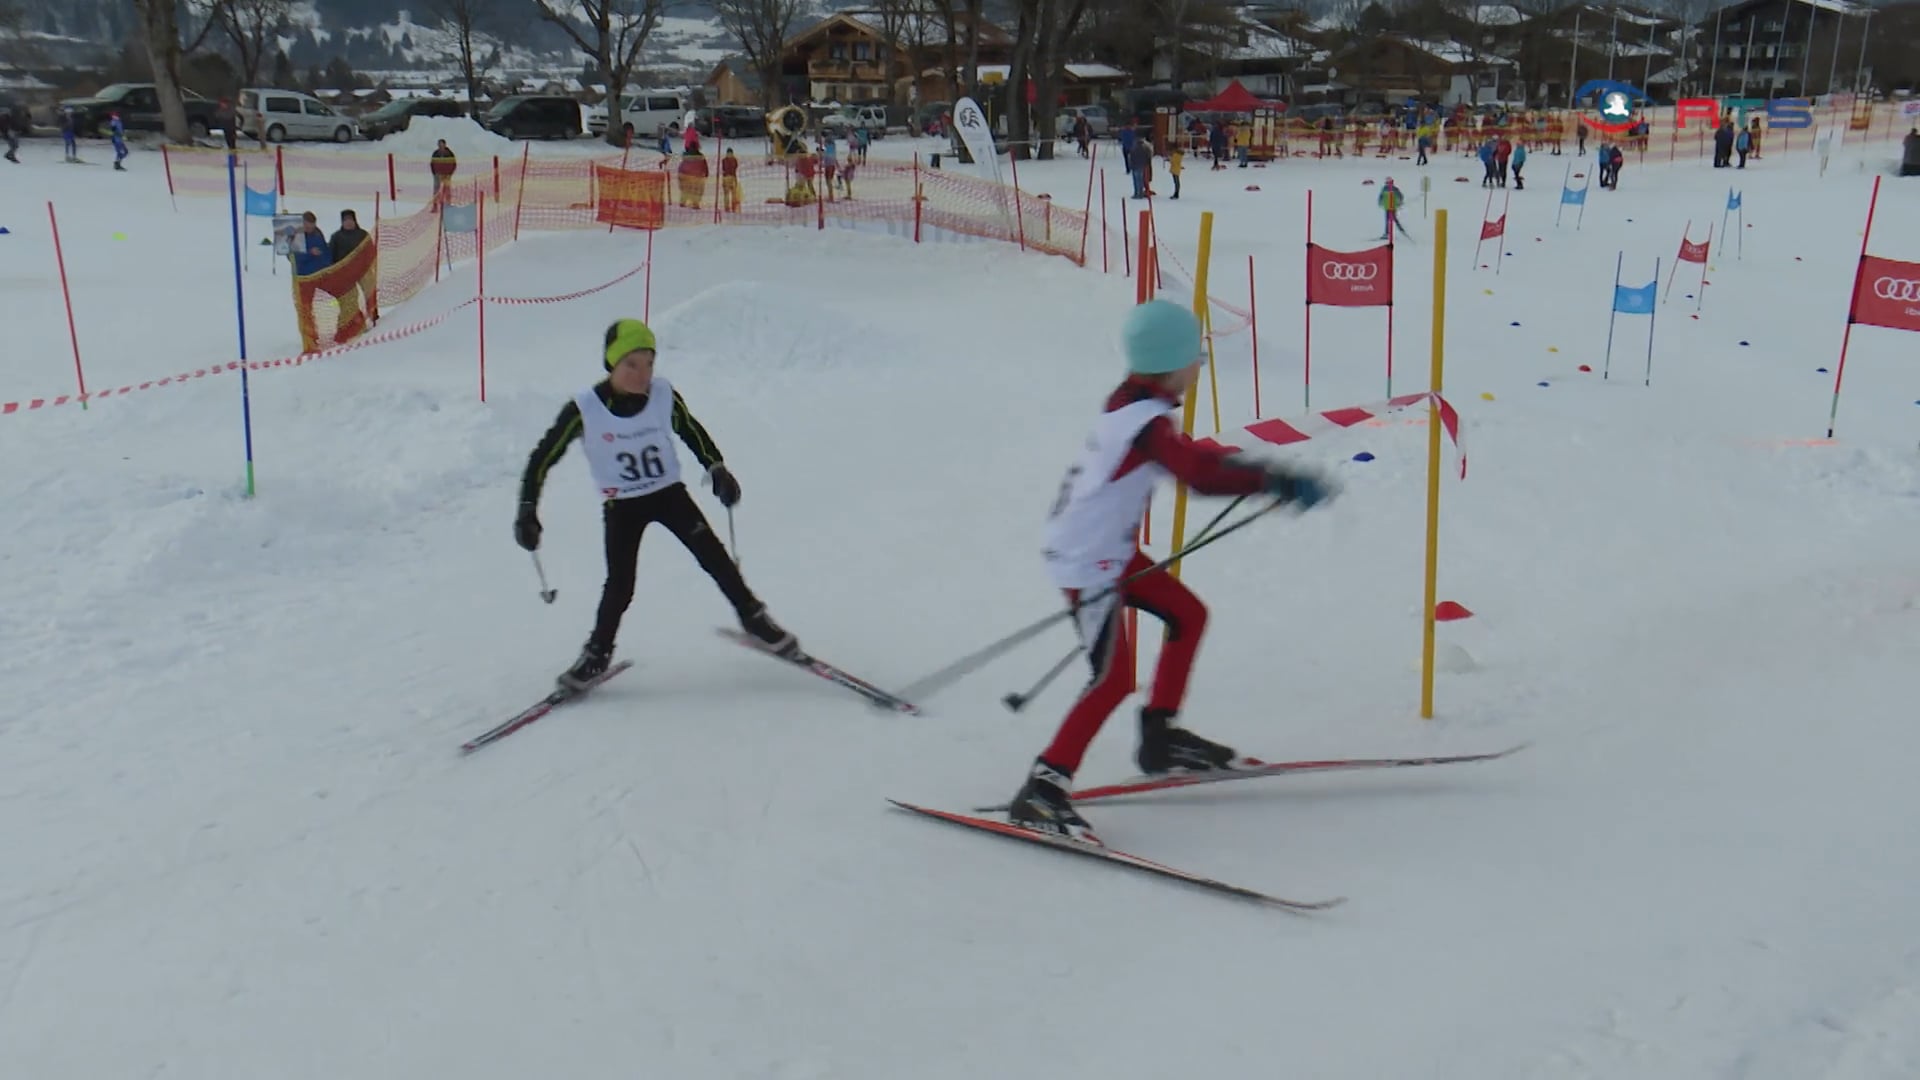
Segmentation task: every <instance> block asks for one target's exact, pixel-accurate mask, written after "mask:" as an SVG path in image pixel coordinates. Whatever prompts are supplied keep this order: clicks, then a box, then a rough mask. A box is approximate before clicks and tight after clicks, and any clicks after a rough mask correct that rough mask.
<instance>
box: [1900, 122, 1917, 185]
mask: <svg viewBox="0 0 1920 1080" xmlns="http://www.w3.org/2000/svg"><path fill="white" fill-rule="evenodd" d="M1900 175H1901V176H1920V127H1911V128H1908V129H1907V137H1906V138H1904V139H1902V140H1900Z"/></svg>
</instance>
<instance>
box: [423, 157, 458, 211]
mask: <svg viewBox="0 0 1920 1080" xmlns="http://www.w3.org/2000/svg"><path fill="white" fill-rule="evenodd" d="M427 168H428V169H430V170H432V172H433V208H434V209H435V210H436V211H437V210H439V209H440V207H441V206H442V205H443V204H444V203H445V202H446V201H447V196H448V194H449V192H450V191H451V190H452V188H453V174H454V173H455V172H456V171H457V170H458V169H459V168H460V161H459V159H458V158H456V157H454V156H453V148H452V147H450V146H448V145H447V140H445V139H441V140H440V142H439V145H438V146H435V147H434V148H433V157H432V160H430V161H428V162H427Z"/></svg>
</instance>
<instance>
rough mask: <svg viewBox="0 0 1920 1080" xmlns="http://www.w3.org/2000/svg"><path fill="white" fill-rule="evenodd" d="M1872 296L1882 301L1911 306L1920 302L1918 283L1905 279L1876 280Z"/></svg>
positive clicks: (1919, 286)
mask: <svg viewBox="0 0 1920 1080" xmlns="http://www.w3.org/2000/svg"><path fill="white" fill-rule="evenodd" d="M1873 295H1875V296H1877V297H1879V298H1880V299H1882V300H1899V301H1903V302H1905V303H1909V304H1911V303H1914V302H1915V301H1920V281H1912V280H1909V279H1906V278H1890V277H1883V278H1876V279H1875V280H1874V283H1873Z"/></svg>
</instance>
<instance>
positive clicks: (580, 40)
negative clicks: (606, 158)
mask: <svg viewBox="0 0 1920 1080" xmlns="http://www.w3.org/2000/svg"><path fill="white" fill-rule="evenodd" d="M149 2H151V0H149ZM533 3H534V8H535V9H536V10H537V11H539V13H540V17H541V18H542V19H545V20H546V21H547V22H550V23H552V24H553V25H555V26H557V27H559V28H560V29H561V30H562V31H564V32H565V33H566V35H567V36H568V37H570V38H572V39H573V43H574V44H575V45H576V46H578V47H579V49H580V51H581V52H583V53H585V54H586V55H587V56H588V58H590V59H591V60H592V61H593V62H594V64H595V65H597V66H598V67H599V69H600V75H601V77H602V78H604V79H606V80H607V142H609V143H612V144H613V145H615V146H618V145H620V144H621V143H622V142H624V141H625V139H626V132H625V130H624V127H623V125H621V124H620V123H619V122H618V121H619V115H618V114H619V111H620V97H621V93H622V91H624V90H625V89H626V88H627V84H628V83H629V82H631V81H632V80H633V68H634V65H635V64H636V63H637V62H638V61H639V59H640V49H641V48H642V47H643V46H645V45H646V43H647V38H648V37H650V36H652V34H653V31H654V29H655V28H656V27H658V26H659V25H660V17H661V16H662V15H665V14H666V13H667V10H668V7H669V5H670V4H671V3H672V0H533ZM647 134H649V135H651V134H652V132H647Z"/></svg>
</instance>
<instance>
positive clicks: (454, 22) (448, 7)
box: [427, 0, 505, 122]
mask: <svg viewBox="0 0 1920 1080" xmlns="http://www.w3.org/2000/svg"><path fill="white" fill-rule="evenodd" d="M427 11H428V13H429V14H431V15H432V16H433V17H434V18H435V19H436V20H438V22H439V24H440V29H442V30H444V31H446V34H447V44H446V46H445V48H443V49H442V50H441V55H442V56H443V57H444V58H445V59H447V60H450V61H452V62H453V63H454V64H455V65H457V66H458V67H459V69H460V77H461V79H462V80H464V81H465V82H466V84H467V103H468V105H469V107H472V106H473V105H474V104H475V103H477V102H478V101H479V100H480V83H481V82H482V81H483V80H484V79H485V78H486V77H487V73H488V72H490V71H492V70H493V65H494V64H495V63H496V62H497V61H498V60H499V59H500V51H499V50H498V49H496V48H493V47H492V46H491V45H490V44H489V43H488V42H486V41H485V40H483V39H485V38H487V37H489V36H493V35H496V34H498V33H500V32H501V31H502V30H504V29H505V27H504V25H503V20H504V17H505V13H504V12H503V11H502V10H501V6H500V4H499V2H498V0H427ZM474 120H475V121H476V122H478V120H479V113H478V112H477V111H476V112H475V113H474Z"/></svg>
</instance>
